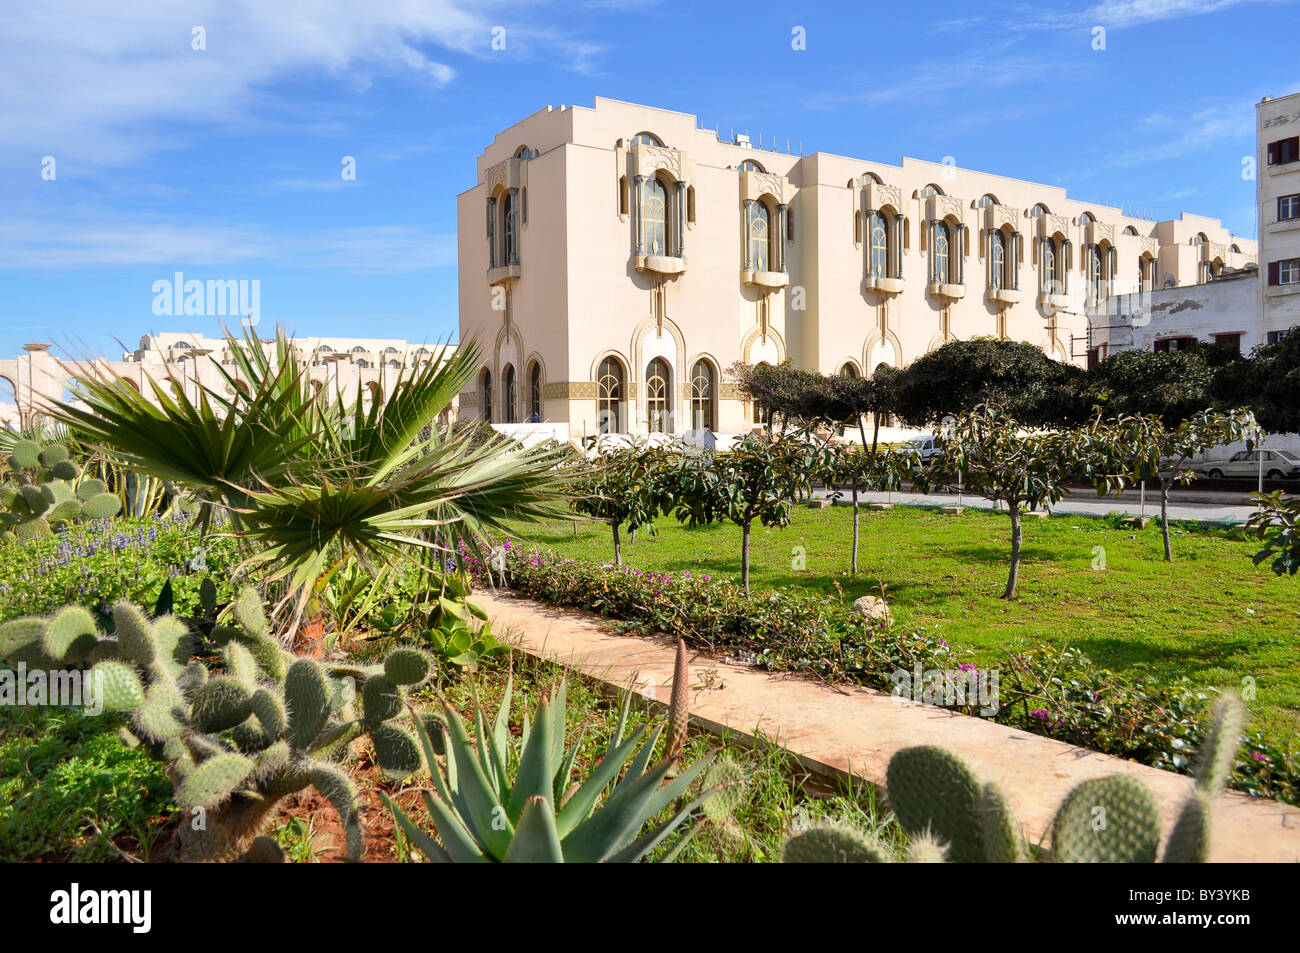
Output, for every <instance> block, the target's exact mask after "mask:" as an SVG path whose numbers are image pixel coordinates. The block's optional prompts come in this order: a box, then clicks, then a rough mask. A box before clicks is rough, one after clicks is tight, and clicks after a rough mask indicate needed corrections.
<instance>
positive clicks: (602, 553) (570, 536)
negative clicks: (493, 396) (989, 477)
mask: <svg viewBox="0 0 1300 953" xmlns="http://www.w3.org/2000/svg"><path fill="white" fill-rule="evenodd" d="M851 518H852V511H851V510H850V509H849V508H847V507H833V508H828V509H824V510H810V509H807V508H805V507H800V508H798V509H797V510H796V511H795V514H794V520H793V522H792V524H791V525H790V526H789V527H788V528H786V529H763V528H760V527H755V528H754V533H753V541H752V545H753V551H752V557H751V558H752V563H751V574H752V579H751V585H752V587H753V588H754V590H755V591H759V590H761V589H764V588H776V587H797V588H802V589H805V590H807V591H810V592H815V593H823V594H826V595H827V596H829V597H833V598H843V599H845V600H849V601H851V600H853V599H855V598H857V597H858V596H862V595H879V594H880V590H881V587H882V586H883V587H884V590H885V594H886V598H887V599H888V601H889V603H890V605H891V606H892V607H893V611H894V615H895V619H896V621H897V622H898V623H899V624H900V625H902V626H907V627H915V626H937V627H938V628H939V630H940V631H939V634H940V635H942V636H943V637H944V638H946V639H947V640H948V642H949V643H951V644H952V645H953V646H955V647H958V648H969V649H971V650H973V651H974V653H975V656H976V661H977V662H979V663H980V664H996V661H997V659H998V657H999V654H1000V652H1001V651H1002V650H1004V649H1015V648H1017V647H1026V646H1032V645H1035V644H1042V643H1050V644H1052V645H1057V646H1062V645H1067V644H1068V645H1072V646H1075V647H1076V648H1079V649H1081V650H1082V651H1084V652H1086V653H1087V654H1088V655H1090V656H1092V658H1093V659H1094V660H1095V661H1097V662H1099V663H1101V664H1103V665H1105V666H1107V667H1110V668H1113V669H1116V670H1124V671H1138V670H1140V671H1143V672H1145V673H1148V674H1153V675H1158V676H1161V677H1165V678H1178V677H1181V676H1183V675H1187V676H1189V677H1190V678H1192V679H1193V680H1194V681H1196V682H1197V683H1200V684H1202V685H1205V686H1232V687H1238V688H1241V687H1243V685H1246V684H1248V683H1246V682H1244V681H1243V680H1245V679H1253V680H1254V682H1253V684H1254V687H1255V690H1256V692H1257V699H1256V700H1255V701H1254V702H1253V703H1251V709H1252V712H1253V716H1254V718H1255V720H1256V721H1257V722H1258V723H1259V724H1260V725H1261V727H1263V728H1265V730H1267V731H1269V732H1270V734H1272V735H1274V737H1277V738H1279V739H1286V738H1288V737H1290V736H1291V735H1292V734H1293V733H1295V731H1296V727H1297V722H1298V717H1297V716H1298V715H1300V671H1298V669H1300V579H1292V578H1286V579H1283V578H1278V577H1276V576H1274V575H1273V573H1272V572H1270V571H1269V570H1268V569H1267V567H1260V568H1256V567H1255V566H1254V565H1253V564H1252V563H1251V560H1250V556H1251V555H1252V554H1253V553H1254V552H1255V551H1256V549H1257V548H1258V547H1257V545H1256V543H1255V542H1254V541H1252V540H1250V539H1247V538H1245V537H1244V535H1243V534H1242V533H1241V532H1240V531H1238V530H1231V529H1224V528H1217V527H1197V526H1194V525H1190V524H1189V525H1175V526H1174V527H1173V528H1172V535H1173V549H1174V559H1175V561H1174V562H1173V563H1166V562H1164V560H1163V551H1162V548H1161V542H1160V531H1159V527H1158V526H1156V525H1154V524H1153V525H1151V526H1149V527H1148V528H1147V529H1145V530H1134V529H1125V528H1120V527H1118V526H1116V525H1115V524H1114V522H1113V521H1110V520H1099V519H1089V518H1086V517H1082V516H1072V515H1063V516H1055V517H1051V518H1049V519H1046V520H1042V521H1040V520H1036V519H1033V520H1026V521H1025V533H1024V549H1023V561H1022V564H1021V575H1020V582H1019V586H1018V593H1019V595H1018V598H1017V599H1016V600H1014V601H1011V602H1008V601H1005V600H1003V599H1001V598H999V596H1000V595H1001V593H1002V591H1003V588H1004V587H1005V585H1006V577H1007V568H1008V559H1009V555H1010V545H1011V542H1010V541H1011V523H1010V520H1009V519H1008V518H1007V516H1006V514H1005V513H1002V514H997V513H988V512H976V511H971V510H968V511H967V512H965V513H964V514H962V515H960V516H945V515H942V514H940V513H938V512H935V511H931V510H924V509H919V508H912V507H906V508H904V507H898V508H895V509H893V510H890V511H885V512H873V511H867V510H863V512H862V544H861V547H862V548H861V555H860V557H859V573H858V575H857V576H851V575H849V572H848V569H849V548H850V539H851ZM519 530H520V532H519V533H518V538H519V539H522V540H527V541H531V542H533V543H535V544H537V545H538V546H540V547H544V548H549V549H553V550H555V551H556V552H558V553H560V554H561V555H564V556H568V557H571V558H578V559H587V560H593V561H598V562H607V561H609V560H611V559H612V546H611V543H610V535H609V531H608V528H607V527H605V526H603V525H599V524H587V523H582V522H579V523H578V532H577V534H576V535H575V534H574V532H573V523H571V522H568V521H566V522H563V523H558V524H554V525H548V526H543V527H536V526H529V527H522V526H521V527H520V528H519ZM1097 547H1101V549H1100V550H1098V549H1097ZM1103 553H1104V557H1105V561H1104V565H1105V568H1104V569H1094V568H1093V566H1094V563H1096V562H1097V560H1098V558H1099V556H1101V555H1102V554H1103ZM801 556H802V562H800V557H801ZM623 558H624V562H626V563H627V564H628V565H630V566H633V567H636V568H638V569H655V570H658V571H674V572H680V571H683V570H690V571H691V572H693V573H697V574H700V573H706V574H711V575H712V576H714V577H715V578H727V579H733V580H735V579H738V578H739V570H740V530H739V529H738V528H737V527H735V526H733V525H731V524H729V523H728V524H724V525H715V526H710V527H706V528H702V529H695V530H691V529H687V528H685V527H683V526H681V525H679V524H678V523H677V522H676V521H675V520H672V519H664V520H661V521H659V523H658V524H657V525H656V534H655V535H653V536H652V535H650V534H649V533H648V532H646V531H645V530H642V531H641V532H639V533H638V534H637V539H636V543H635V544H632V545H628V544H627V543H625V544H624V547H623ZM796 567H801V568H796Z"/></svg>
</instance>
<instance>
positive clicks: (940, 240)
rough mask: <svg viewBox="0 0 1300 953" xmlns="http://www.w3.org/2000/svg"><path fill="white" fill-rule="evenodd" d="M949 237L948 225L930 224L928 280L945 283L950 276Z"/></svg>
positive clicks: (941, 222)
mask: <svg viewBox="0 0 1300 953" xmlns="http://www.w3.org/2000/svg"><path fill="white" fill-rule="evenodd" d="M950 244H951V236H950V235H949V232H948V223H947V222H944V221H933V222H931V223H930V280H931V281H938V282H943V283H945V284H946V283H947V282H948V278H949V275H950V274H951V270H950V269H951V254H950V253H951V251H952V249H951V247H950Z"/></svg>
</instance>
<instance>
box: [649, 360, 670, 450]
mask: <svg viewBox="0 0 1300 953" xmlns="http://www.w3.org/2000/svg"><path fill="white" fill-rule="evenodd" d="M645 406H646V429H647V430H649V432H650V433H668V432H669V430H670V426H669V424H670V421H671V414H672V412H673V372H672V368H670V367H669V366H668V362H667V361H665V360H664V359H663V358H662V357H656V358H654V359H653V360H651V361H650V363H649V364H647V365H646V369H645Z"/></svg>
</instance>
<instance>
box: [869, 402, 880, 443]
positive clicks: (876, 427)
mask: <svg viewBox="0 0 1300 953" xmlns="http://www.w3.org/2000/svg"><path fill="white" fill-rule="evenodd" d="M871 421H872V428H873V429H872V431H871V452H872V453H875V452H876V444H878V443H879V442H880V411H876V412H875V413H874V414H872V415H871Z"/></svg>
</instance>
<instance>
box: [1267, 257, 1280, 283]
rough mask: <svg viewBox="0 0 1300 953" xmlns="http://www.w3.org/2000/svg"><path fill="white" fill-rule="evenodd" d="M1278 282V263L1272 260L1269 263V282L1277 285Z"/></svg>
mask: <svg viewBox="0 0 1300 953" xmlns="http://www.w3.org/2000/svg"><path fill="white" fill-rule="evenodd" d="M1277 282H1278V263H1277V262H1275V261H1270V262H1269V263H1268V283H1269V284H1270V285H1275V284H1277Z"/></svg>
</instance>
